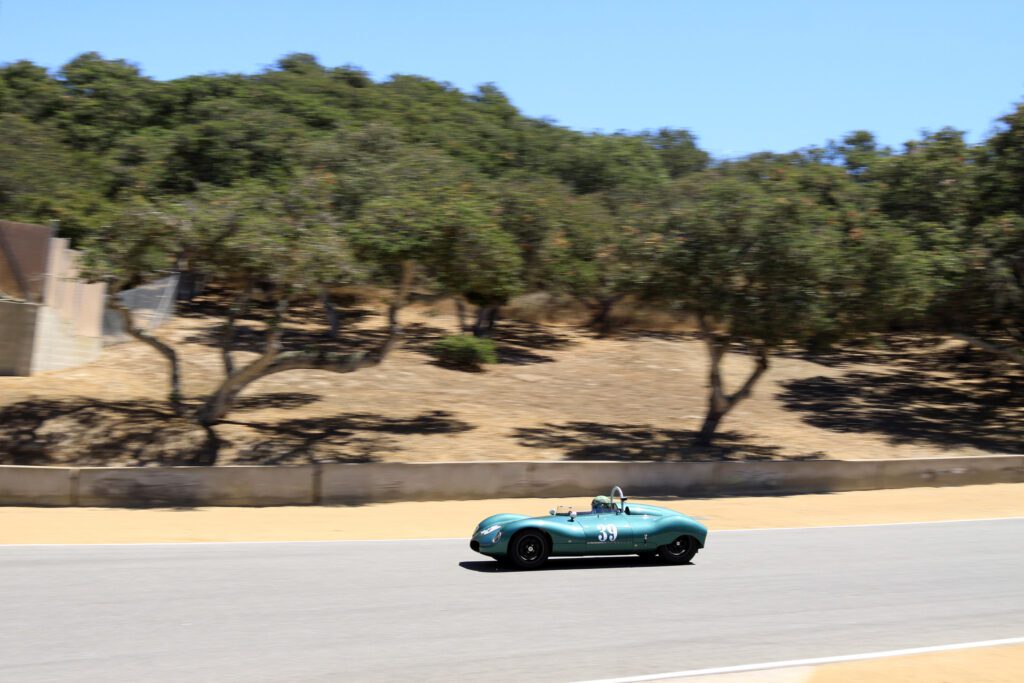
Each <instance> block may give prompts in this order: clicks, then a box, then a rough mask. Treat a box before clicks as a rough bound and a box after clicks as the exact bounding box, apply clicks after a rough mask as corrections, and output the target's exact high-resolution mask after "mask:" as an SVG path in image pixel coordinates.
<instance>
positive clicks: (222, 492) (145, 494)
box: [76, 465, 315, 507]
mask: <svg viewBox="0 0 1024 683" xmlns="http://www.w3.org/2000/svg"><path fill="white" fill-rule="evenodd" d="M314 469H315V467H314V466H313V465H307V466H297V467H255V466H254V467H138V468H131V467H82V468H80V469H79V470H78V491H77V496H76V499H77V503H76V504H77V505H85V506H97V507H106V506H113V507H122V506H133V505H144V506H162V507H163V506H166V507H176V506H187V507H193V506H200V505H253V506H259V505H312V504H313V502H314V490H313V482H314V479H315V477H314Z"/></svg>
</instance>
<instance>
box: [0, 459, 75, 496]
mask: <svg viewBox="0 0 1024 683" xmlns="http://www.w3.org/2000/svg"><path fill="white" fill-rule="evenodd" d="M76 475H77V471H76V470H75V469H73V468H70V467H17V466H14V465H5V466H2V467H0V505H55V506H65V505H74V504H75V501H74V498H73V497H72V492H73V490H74V488H75V487H74V481H73V480H74V478H75V476H76Z"/></svg>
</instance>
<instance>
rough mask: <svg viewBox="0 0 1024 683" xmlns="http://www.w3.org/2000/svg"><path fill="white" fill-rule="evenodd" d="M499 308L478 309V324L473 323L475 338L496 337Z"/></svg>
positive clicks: (482, 307)
mask: <svg viewBox="0 0 1024 683" xmlns="http://www.w3.org/2000/svg"><path fill="white" fill-rule="evenodd" d="M498 309H499V307H498V306H491V305H488V306H478V307H477V309H476V322H475V323H473V336H474V337H491V336H493V335H494V327H495V325H496V324H497V320H498Z"/></svg>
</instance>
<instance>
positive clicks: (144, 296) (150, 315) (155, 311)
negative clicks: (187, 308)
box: [103, 273, 179, 344]
mask: <svg viewBox="0 0 1024 683" xmlns="http://www.w3.org/2000/svg"><path fill="white" fill-rule="evenodd" d="M178 280H179V274H178V273H174V274H172V275H168V276H167V277H165V278H162V279H160V280H156V281H155V282H150V283H147V284H144V285H142V286H141V287H136V288H135V289H129V290H126V291H124V292H121V293H120V294H119V295H118V297H119V298H120V299H121V303H122V305H124V307H125V308H127V309H128V310H130V311H131V312H132V317H133V319H134V321H135V325H136V326H137V327H139V328H141V329H142V330H143V331H145V332H152V331H153V330H155V329H157V328H158V327H160V326H161V325H163V324H164V323H165V322H167V321H168V320H169V319H170V318H171V316H172V315H174V300H175V298H176V294H177V291H178ZM127 339H129V336H128V333H127V331H126V330H125V328H124V321H122V319H121V314H120V313H119V312H118V311H114V310H111V309H110V308H107V309H106V310H105V311H104V312H103V342H104V344H116V343H118V342H122V341H126V340H127Z"/></svg>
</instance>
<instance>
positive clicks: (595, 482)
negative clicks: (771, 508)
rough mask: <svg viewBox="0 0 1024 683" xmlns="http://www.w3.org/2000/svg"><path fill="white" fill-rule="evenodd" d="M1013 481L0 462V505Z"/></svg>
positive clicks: (426, 466) (585, 468) (639, 465)
mask: <svg viewBox="0 0 1024 683" xmlns="http://www.w3.org/2000/svg"><path fill="white" fill-rule="evenodd" d="M1010 482H1024V456H1019V455H1008V456H983V457H975V458H923V459H916V460H806V461H781V460H767V461H752V462H686V463H662V462H526V461H523V462H454V463H359V464H337V465H333V464H332V465H306V466H294V467H260V466H252V467H165V468H105V467H82V468H47V467H6V466H0V505H83V506H103V507H106V506H113V507H119V506H170V507H175V506H186V507H191V506H200V505H232V506H234V505H241V506H260V505H316V504H325V505H361V504H365V503H381V502H392V501H410V500H472V499H481V498H523V497H543V498H547V497H560V496H565V497H568V496H590V495H593V494H594V493H599V492H604V491H606V490H608V489H610V488H611V487H612V486H613V485H615V484H617V485H619V486H621V487H622V488H623V489H624V490H625V491H626V493H627V494H628V495H630V496H683V497H712V496H730V495H779V494H800V493H828V492H833V491H860V490H870V489H885V488H909V487H914V486H964V485H970V484H992V483H1010Z"/></svg>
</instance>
